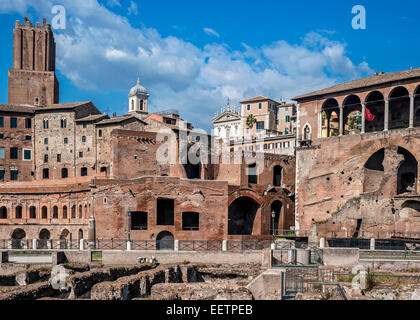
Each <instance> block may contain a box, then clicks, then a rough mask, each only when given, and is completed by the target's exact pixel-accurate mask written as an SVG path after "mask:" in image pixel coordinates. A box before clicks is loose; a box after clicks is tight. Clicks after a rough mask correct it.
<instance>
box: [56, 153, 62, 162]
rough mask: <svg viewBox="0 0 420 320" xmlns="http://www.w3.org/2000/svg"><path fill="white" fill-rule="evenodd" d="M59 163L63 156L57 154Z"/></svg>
mask: <svg viewBox="0 0 420 320" xmlns="http://www.w3.org/2000/svg"><path fill="white" fill-rule="evenodd" d="M57 162H61V154H57Z"/></svg>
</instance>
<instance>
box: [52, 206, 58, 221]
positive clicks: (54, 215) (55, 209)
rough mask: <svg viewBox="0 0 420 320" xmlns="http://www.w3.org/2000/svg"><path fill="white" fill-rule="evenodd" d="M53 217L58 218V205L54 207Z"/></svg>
mask: <svg viewBox="0 0 420 320" xmlns="http://www.w3.org/2000/svg"><path fill="white" fill-rule="evenodd" d="M52 217H53V219H58V207H57V206H54V207H53V215H52Z"/></svg>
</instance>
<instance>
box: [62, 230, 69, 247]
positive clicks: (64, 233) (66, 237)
mask: <svg viewBox="0 0 420 320" xmlns="http://www.w3.org/2000/svg"><path fill="white" fill-rule="evenodd" d="M69 238H70V231H69V230H67V229H63V231H61V233H60V249H67V248H68V240H70V239H69Z"/></svg>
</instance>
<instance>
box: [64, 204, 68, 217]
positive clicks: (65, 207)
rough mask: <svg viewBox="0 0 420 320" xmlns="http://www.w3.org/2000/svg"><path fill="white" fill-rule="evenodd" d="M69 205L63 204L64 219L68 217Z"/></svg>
mask: <svg viewBox="0 0 420 320" xmlns="http://www.w3.org/2000/svg"><path fill="white" fill-rule="evenodd" d="M67 214H68V213H67V206H63V219H67Z"/></svg>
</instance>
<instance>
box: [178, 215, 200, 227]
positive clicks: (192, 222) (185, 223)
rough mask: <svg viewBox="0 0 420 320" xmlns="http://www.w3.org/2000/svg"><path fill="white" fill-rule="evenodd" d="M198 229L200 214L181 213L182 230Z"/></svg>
mask: <svg viewBox="0 0 420 320" xmlns="http://www.w3.org/2000/svg"><path fill="white" fill-rule="evenodd" d="M199 229H200V214H199V213H198V212H183V213H182V230H186V231H198V230H199Z"/></svg>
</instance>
